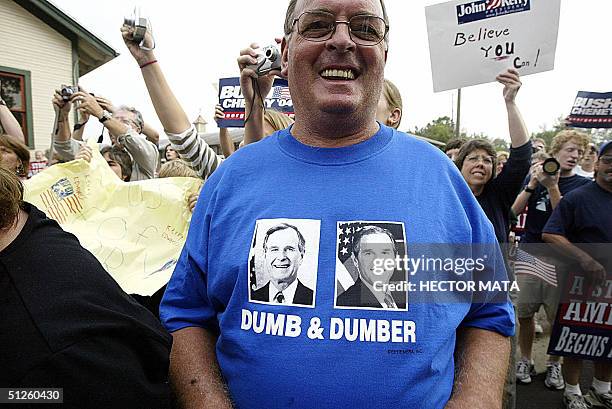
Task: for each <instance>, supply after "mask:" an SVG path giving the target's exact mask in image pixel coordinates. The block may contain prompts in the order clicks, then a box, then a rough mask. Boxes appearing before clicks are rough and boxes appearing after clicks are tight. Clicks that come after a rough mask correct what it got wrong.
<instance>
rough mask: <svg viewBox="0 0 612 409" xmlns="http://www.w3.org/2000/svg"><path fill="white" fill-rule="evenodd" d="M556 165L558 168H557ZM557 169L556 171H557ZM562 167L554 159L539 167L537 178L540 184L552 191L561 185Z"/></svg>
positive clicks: (547, 160) (549, 159)
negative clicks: (560, 170)
mask: <svg viewBox="0 0 612 409" xmlns="http://www.w3.org/2000/svg"><path fill="white" fill-rule="evenodd" d="M555 163H556V165H557V166H555ZM555 168H556V170H555ZM559 169H560V166H559V162H557V160H556V159H554V158H548V159H546V160H545V161H544V162H542V164H541V165H539V166H538V167H537V170H536V177H537V179H538V182H540V184H541V185H542V186H544V187H545V188H546V189H551V188H553V187H555V186H557V185H558V184H559V175H560V173H561V172H559Z"/></svg>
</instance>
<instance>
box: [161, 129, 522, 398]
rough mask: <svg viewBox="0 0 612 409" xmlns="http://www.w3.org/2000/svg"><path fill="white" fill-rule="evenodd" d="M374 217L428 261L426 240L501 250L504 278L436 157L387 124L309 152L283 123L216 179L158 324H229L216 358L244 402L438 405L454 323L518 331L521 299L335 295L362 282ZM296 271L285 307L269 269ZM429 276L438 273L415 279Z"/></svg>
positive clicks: (470, 207)
mask: <svg viewBox="0 0 612 409" xmlns="http://www.w3.org/2000/svg"><path fill="white" fill-rule="evenodd" d="M373 226H374V227H376V228H379V230H378V232H379V234H378V235H374V236H371V237H377V238H378V239H380V240H382V241H384V240H386V238H387V237H393V240H394V246H395V249H396V250H395V251H396V255H406V254H407V253H408V254H410V253H411V252H412V253H414V254H412V255H413V256H415V257H418V254H416V252H418V251H420V250H418V247H417V246H418V245H419V244H423V245H427V244H428V243H445V244H447V245H453V246H455V247H456V246H458V245H460V244H470V243H482V244H485V243H486V244H491V245H494V246H495V251H494V253H495V254H493V257H491V258H489V259H487V261H485V264H486V268H485V270H484V271H483V272H481V273H479V274H481V275H480V277H481V278H482V277H484V278H487V279H489V280H505V279H506V272H505V270H504V266H503V259H502V257H501V256H500V252H499V247H498V246H497V242H496V239H495V234H494V231H493V228H492V226H491V223H490V222H489V221H488V220H487V218H486V216H485V214H484V213H483V211H482V209H481V208H480V206H479V205H478V203H477V202H476V200H475V198H474V196H473V195H472V193H471V191H470V189H469V188H468V186H467V185H466V183H465V181H464V180H463V177H462V176H461V174H460V173H459V171H458V170H457V168H456V166H454V165H453V163H452V162H450V161H449V160H448V158H447V157H446V156H445V155H444V154H443V153H442V152H441V151H439V150H438V149H436V148H435V147H433V146H431V145H430V144H428V143H426V142H423V141H420V140H418V139H416V138H414V137H411V136H408V135H406V134H404V133H400V132H397V131H395V130H393V129H391V128H388V127H386V126H382V125H381V128H380V131H379V132H378V133H376V134H375V135H374V136H373V137H372V138H370V139H368V140H367V141H364V142H362V143H359V144H356V145H352V146H348V147H343V148H317V147H310V146H306V145H304V144H302V143H300V142H299V141H297V140H296V139H295V138H294V137H293V136H292V135H291V133H290V130H284V131H280V132H277V133H275V134H273V135H271V136H270V137H268V138H266V139H265V140H263V141H261V142H258V143H256V144H252V145H249V146H246V147H244V148H242V149H240V150H239V151H238V152H236V153H235V154H233V155H232V156H231V157H230V158H229V159H228V160H227V161H225V162H224V163H223V164H222V165H221V166H220V167H219V169H217V170H216V171H215V173H213V175H212V176H211V177H210V179H209V180H208V181H207V182H206V184H205V186H204V188H203V190H202V194H201V196H200V199H199V200H198V204H197V206H196V209H195V211H194V214H193V218H192V222H191V226H190V230H189V235H188V238H187V241H186V243H185V247H184V248H183V252H182V254H181V257H180V260H179V263H178V265H177V267H176V269H175V271H174V274H173V276H172V278H171V280H170V282H169V284H168V288H167V290H166V293H165V295H164V298H163V301H162V304H161V307H160V316H161V319H162V321H163V323H164V325H165V326H166V328H168V330H169V331H170V332H173V331H177V330H179V329H182V328H185V327H194V326H195V327H206V328H209V329H211V330H214V331H219V334H220V335H219V338H218V341H217V346H216V354H217V359H218V361H219V365H220V368H221V372H222V374H223V377H224V379H225V381H226V382H227V385H228V388H229V392H230V394H231V397H232V399H233V401H234V402H235V404H236V406H237V407H238V408H283V407H293V408H313V407H315V408H338V407H364V406H368V407H372V408H375V407H381V408H389V407H403V408H415V409H416V408H423V407H425V406H426V407H428V408H443V407H444V406H445V404H446V402H447V401H448V399H449V397H450V393H451V390H452V385H453V377H454V373H453V372H454V362H453V351H454V349H455V341H456V331H457V329H458V328H459V327H461V326H470V327H476V328H482V329H487V330H491V331H496V332H499V333H501V334H503V335H506V336H509V335H512V334H513V333H514V315H513V309H512V306H511V304H509V302H508V300H507V296H506V294H505V293H504V297H503V300H502V302H495V303H494V302H489V303H486V302H482V303H476V302H469V299H470V295H469V294H468V302H456V301H453V297H452V296H449V297H446V298H444V297H440V296H439V295H441V294H443V293H432V295H431V298H427V297H428V296H427V295H423V294H420V295H418V296H417V295H415V296H413V294H411V293H409V292H408V290H404V291H403V292H402V291H399V292H397V291H396V292H393V295H392V297H390V298H391V301H387V299H383V297H379V298H377V297H375V296H374V295H373V293H372V292H369V291H370V289H369V287H368V285H365V284H363V285H361V287H360V291H364V294H365V292H368V294H369V295H368V296H367V297H368V299H367V303H366V302H365V298H364V299H363V302H364V304H362V305H354V306H346V305H342V303H338V302H337V297H338V296H339V295H340V294H341V293H342V292H343V291H344V290H346V289H348V288H353V287H352V286H354V285H357V284H353V283H354V282H355V281H356V282H357V283H363V282H362V280H358V279H356V277H355V265H360V264H359V263H363V257H361V258H360V257H355V256H354V254H353V255H351V252H352V251H355V244H354V242H355V241H359V242H360V245H361V247H360V250H359V251H360V252H361V253H363V254H366V251H365V250H364V248H365V247H366V246H367V245H368V244H367V243H368V242H367V240H364V239H363V238H361V239H356V240H354V238H355V237H358V236H359V235H360V234H363V233H361V231H362V230H368V229H369V230H372V228H373ZM380 229H382V230H380ZM298 231H299V233H298ZM380 232H383V233H380ZM300 236H301V237H300ZM362 237H365V235H364V236H362ZM381 237H382V239H381ZM388 240H389V241H391V239H388ZM369 250H370V251H376V249H369ZM275 252H276V254H281V255H280V256H274V254H275ZM485 259H486V257H485ZM293 266H298V270H297V271H298V272H297V280H295V281H293V282H292V284H291V285H290V286H289V287H288V288H287V289H285V290H284V294H283V297H282V298H283V300H284V301H283V302H284V303H282V304H279V302H280V301H279V300H278V299H277V296H278V292H279V291H277V287H276V285H275V284H273V281H274V280H273V277H275V275H283V274H285V275H286V274H288V273H287V271H289V270H291V268H292V267H293ZM362 268H363V267H362ZM457 271H459V268H457V269H456V270H455V272H453V273H451V274H458V273H457ZM463 271H464V270H463V269H462V270H461V272H463ZM397 272H398V270H396V271H395V273H394V277H396V275H397ZM419 274H421V277H420V279H421V280H436V277H437V276H434V274H436V273H421V272H418V273H417V275H415V276H412V277H411V278H410V279H409V280H413V277H419ZM469 275H470V274H465V276H466V277H467V276H469ZM474 275H476V273H474ZM400 276H401V274H400ZM404 276H405V272H404ZM440 277H443V276H442V275H440ZM405 281H408V280H405ZM406 294H407V295H406ZM364 297H365V295H364ZM357 298H359V297H357ZM459 298H460V297H459ZM393 299H394V300H393ZM417 300H418V302H417ZM440 300H441V302H438V301H440ZM383 305H385V306H383Z"/></svg>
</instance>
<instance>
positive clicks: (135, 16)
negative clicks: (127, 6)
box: [123, 7, 155, 51]
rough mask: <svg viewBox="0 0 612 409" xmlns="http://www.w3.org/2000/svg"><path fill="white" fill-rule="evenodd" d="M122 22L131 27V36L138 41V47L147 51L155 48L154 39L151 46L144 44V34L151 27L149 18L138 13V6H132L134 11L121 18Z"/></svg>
mask: <svg viewBox="0 0 612 409" xmlns="http://www.w3.org/2000/svg"><path fill="white" fill-rule="evenodd" d="M123 24H124V25H126V26H128V27H131V28H132V30H133V34H132V38H133V40H134V41H135V42H137V43H138V46H139V47H140V48H142V49H143V50H147V51H150V50H152V49H154V48H155V41H154V42H153V45H152V46H151V47H148V46H146V45H145V34H146V33H147V30H149V31H151V27H150V24H149V20H147V19H146V18H145V17H142V16H141V15H140V9H139V8H138V7H134V11H133V12H132V14H131V15H130V16H127V17H124V18H123ZM151 34H153V33H151Z"/></svg>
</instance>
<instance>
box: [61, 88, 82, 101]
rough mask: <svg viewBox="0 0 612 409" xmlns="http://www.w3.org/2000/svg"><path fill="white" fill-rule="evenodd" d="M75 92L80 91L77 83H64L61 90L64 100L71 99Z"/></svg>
mask: <svg viewBox="0 0 612 409" xmlns="http://www.w3.org/2000/svg"><path fill="white" fill-rule="evenodd" d="M75 92H79V87H78V86H76V85H62V89H61V90H60V95H61V96H62V101H70V98H72V94H74V93H75Z"/></svg>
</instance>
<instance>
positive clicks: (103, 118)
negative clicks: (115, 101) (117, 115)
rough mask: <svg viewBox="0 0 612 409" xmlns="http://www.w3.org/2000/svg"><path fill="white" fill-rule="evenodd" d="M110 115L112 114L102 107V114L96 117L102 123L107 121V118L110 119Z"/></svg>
mask: <svg viewBox="0 0 612 409" xmlns="http://www.w3.org/2000/svg"><path fill="white" fill-rule="evenodd" d="M112 117H113V114H111V113H110V112H108V111H107V110H106V109H103V110H102V116H101V117H100V118H99V119H98V121H100V122H101V123H104V122H106V121H108V120H109V119H111V118H112Z"/></svg>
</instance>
